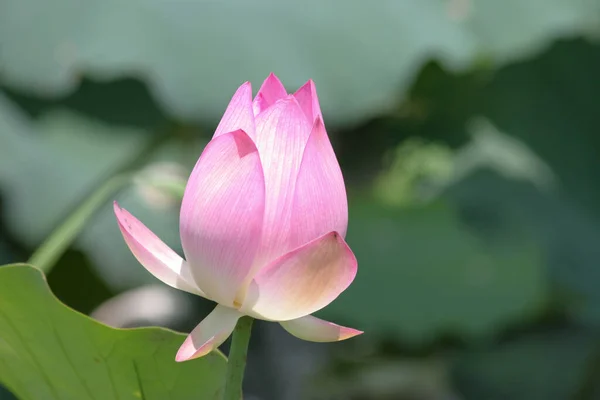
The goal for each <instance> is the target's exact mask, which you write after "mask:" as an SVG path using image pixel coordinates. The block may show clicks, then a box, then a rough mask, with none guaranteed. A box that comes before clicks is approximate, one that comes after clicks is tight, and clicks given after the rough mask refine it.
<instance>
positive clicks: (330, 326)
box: [280, 315, 363, 342]
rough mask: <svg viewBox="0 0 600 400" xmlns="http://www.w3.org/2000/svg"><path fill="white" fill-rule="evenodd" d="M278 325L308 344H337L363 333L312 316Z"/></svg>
mask: <svg viewBox="0 0 600 400" xmlns="http://www.w3.org/2000/svg"><path fill="white" fill-rule="evenodd" d="M280 323H281V326H283V329H285V330H286V331H288V332H289V333H291V334H292V335H294V336H296V337H298V338H300V339H303V340H308V341H310V342H338V341H340V340H346V339H350V338H351V337H354V336H357V335H360V334H362V333H363V332H362V331H359V330H356V329H352V328H346V327H345V326H341V325H337V324H334V323H333V322H328V321H324V320H322V319H319V318H316V317H313V316H312V315H307V316H306V317H302V318H297V319H293V320H291V321H284V322H280Z"/></svg>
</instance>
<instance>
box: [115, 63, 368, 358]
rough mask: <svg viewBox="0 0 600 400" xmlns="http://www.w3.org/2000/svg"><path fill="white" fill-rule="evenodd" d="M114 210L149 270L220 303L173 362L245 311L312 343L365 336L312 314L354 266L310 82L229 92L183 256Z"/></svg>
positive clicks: (187, 218) (223, 335)
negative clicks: (294, 89) (293, 88)
mask: <svg viewBox="0 0 600 400" xmlns="http://www.w3.org/2000/svg"><path fill="white" fill-rule="evenodd" d="M115 214H116V216H117V220H118V222H119V227H120V229H121V232H122V233H123V236H124V238H125V241H126V242H127V244H128V245H129V248H130V249H131V251H132V253H133V254H134V255H135V256H136V258H137V259H138V261H139V262H140V263H141V264H142V265H143V266H144V267H145V268H146V269H147V270H148V271H150V273H152V274H153V275H154V276H156V277H157V278H158V279H160V280H162V281H163V282H165V283H166V284H168V285H171V286H173V287H176V288H178V289H181V290H185V291H187V292H190V293H195V294H198V295H200V296H203V297H206V298H207V299H210V300H213V301H215V302H217V303H218V306H217V307H216V308H215V310H214V311H213V312H212V313H211V314H210V315H208V316H207V317H206V318H205V319H204V320H203V321H202V322H201V323H200V324H199V325H198V326H197V327H196V328H195V329H194V330H193V331H192V333H191V334H190V335H189V336H188V338H187V339H186V341H185V342H184V344H183V345H182V346H181V348H180V350H179V352H178V354H177V357H176V359H177V360H178V361H185V360H189V359H192V358H197V357H201V356H203V355H205V354H207V353H208V352H210V351H211V350H213V349H215V348H216V347H218V346H219V345H220V344H221V343H223V342H224V341H225V340H226V339H227V337H229V335H230V334H231V332H232V331H233V328H234V327H235V324H236V322H237V320H238V319H239V318H240V317H241V316H243V315H249V316H252V317H255V318H259V319H263V320H268V321H278V322H280V323H281V325H282V326H283V327H284V328H285V329H286V330H287V331H288V332H290V333H291V334H293V335H295V336H298V337H300V338H302V339H305V340H311V341H317V342H329V341H337V340H344V339H347V338H350V337H352V336H356V335H358V334H360V333H362V332H360V331H357V330H355V329H351V328H346V327H342V326H339V325H336V324H333V323H330V322H327V321H323V320H320V319H318V318H315V317H312V316H311V315H310V314H312V313H313V312H315V311H318V310H320V309H321V308H323V307H325V306H327V305H328V304H329V303H331V302H332V301H333V300H334V299H335V298H336V297H338V296H339V295H340V293H342V292H343V291H344V290H345V289H346V288H347V287H348V286H349V285H350V283H351V282H352V281H353V280H354V277H355V275H356V271H357V262H356V258H355V257H354V254H353V253H352V251H351V250H350V248H349V247H348V245H347V244H346V242H345V241H344V237H345V235H346V228H347V225H348V206H347V201H346V190H345V188H344V180H343V177H342V173H341V170H340V167H339V165H338V162H337V160H336V157H335V154H334V152H333V148H332V147H331V143H330V142H329V138H328V137H327V132H326V130H325V126H324V125H323V120H322V116H321V109H320V107H319V100H318V98H317V93H316V89H315V85H314V83H313V82H312V81H308V82H307V83H306V84H305V85H304V86H302V87H301V88H300V89H299V90H298V91H297V92H296V93H294V94H293V95H288V94H287V92H286V90H285V88H284V87H283V85H282V84H281V82H280V81H279V79H277V77H276V76H275V75H273V74H271V75H270V76H269V77H268V78H267V79H266V80H265V82H264V83H263V85H262V87H261V88H260V90H259V91H258V94H257V95H256V97H255V98H254V100H252V87H251V85H250V83H245V84H243V85H242V86H241V87H240V88H239V89H238V90H237V92H236V93H235V94H234V96H233V98H232V100H231V102H230V103H229V106H228V107H227V110H226V111H225V114H224V115H223V118H222V119H221V122H220V123H219V126H218V127H217V129H216V132H215V134H214V136H213V138H212V140H211V141H210V143H208V145H207V146H206V148H205V149H204V152H203V153H202V155H201V156H200V159H199V160H198V162H197V163H196V166H195V167H194V170H193V171H192V173H191V175H190V178H189V180H188V183H187V186H186V189H185V194H184V197H183V201H182V205H181V214H180V234H181V242H182V245H183V250H184V253H185V257H186V260H187V261H186V260H183V259H182V258H181V257H180V256H179V255H177V254H176V253H175V252H174V251H173V250H171V249H170V248H169V247H167V246H166V245H165V244H164V243H163V242H162V241H161V240H160V239H158V237H156V236H155V235H154V234H153V233H152V232H150V230H148V228H146V227H145V226H144V225H143V224H142V223H141V222H139V221H138V220H137V219H135V218H134V217H133V216H132V215H131V214H129V213H128V212H127V211H125V210H123V209H121V208H120V207H119V206H118V205H117V204H116V203H115Z"/></svg>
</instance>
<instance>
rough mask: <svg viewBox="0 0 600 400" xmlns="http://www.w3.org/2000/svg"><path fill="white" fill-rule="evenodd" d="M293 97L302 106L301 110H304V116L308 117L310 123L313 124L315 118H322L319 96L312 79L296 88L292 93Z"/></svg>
mask: <svg viewBox="0 0 600 400" xmlns="http://www.w3.org/2000/svg"><path fill="white" fill-rule="evenodd" d="M294 97H295V98H296V100H298V103H299V104H300V107H302V111H304V114H305V115H306V118H308V120H309V121H310V123H311V124H313V123H314V122H315V121H316V119H317V118H321V119H323V116H322V115H321V106H320V105H319V98H318V97H317V88H316V87H315V83H314V82H313V81H312V79H311V80H309V81H308V82H306V83H305V84H304V85H303V86H302V87H301V88H300V89H298V90H297V91H296V93H294Z"/></svg>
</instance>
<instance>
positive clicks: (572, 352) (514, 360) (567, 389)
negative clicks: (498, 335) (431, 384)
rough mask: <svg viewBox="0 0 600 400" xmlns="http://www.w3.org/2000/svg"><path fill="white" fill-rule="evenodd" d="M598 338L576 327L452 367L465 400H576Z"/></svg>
mask: <svg viewBox="0 0 600 400" xmlns="http://www.w3.org/2000/svg"><path fill="white" fill-rule="evenodd" d="M597 340H598V337H597V336H595V335H594V333H593V332H586V331H584V330H579V329H576V328H568V329H555V330H549V331H547V332H538V333H533V334H527V335H525V336H523V337H520V338H516V339H513V340H510V341H508V342H506V343H503V344H500V345H498V346H496V347H494V348H493V349H490V350H483V351H474V352H471V353H470V354H467V355H465V356H463V357H461V358H460V359H459V360H458V362H457V365H456V366H455V372H454V374H455V378H456V383H457V385H458V390H459V391H460V392H462V394H463V395H464V396H465V397H464V398H465V399H466V400H471V399H473V400H481V399H486V400H505V399H511V400H565V399H574V398H575V397H574V395H575V394H576V393H577V392H578V389H579V385H580V384H581V381H582V378H583V377H584V376H585V375H584V373H585V367H586V366H587V365H588V361H589V359H590V354H591V351H592V350H593V349H594V348H595V343H596V341H597Z"/></svg>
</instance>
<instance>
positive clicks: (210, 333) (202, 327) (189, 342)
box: [175, 305, 242, 362]
mask: <svg viewBox="0 0 600 400" xmlns="http://www.w3.org/2000/svg"><path fill="white" fill-rule="evenodd" d="M241 316H242V314H240V313H239V312H238V311H236V310H234V309H233V308H228V307H224V306H221V305H218V306H217V307H216V308H215V309H214V310H213V311H212V312H211V313H210V314H208V316H207V317H206V318H204V319H203V320H202V322H200V323H199V324H198V326H196V327H195V328H194V330H193V331H192V333H190V334H189V335H188V337H187V338H186V339H185V342H183V344H182V345H181V347H180V348H179V351H178V352H177V355H176V356H175V361H177V362H181V361H187V360H192V359H194V358H199V357H202V356H205V355H207V354H208V353H210V352H211V351H213V350H215V349H216V348H217V347H219V346H220V345H221V344H223V342H224V341H225V340H227V338H228V337H229V336H230V335H231V332H233V329H234V328H235V324H236V323H237V320H238V319H239V318H240V317H241Z"/></svg>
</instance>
